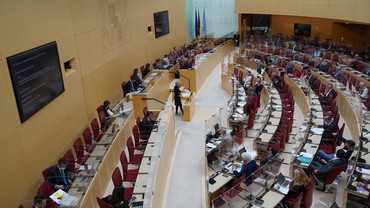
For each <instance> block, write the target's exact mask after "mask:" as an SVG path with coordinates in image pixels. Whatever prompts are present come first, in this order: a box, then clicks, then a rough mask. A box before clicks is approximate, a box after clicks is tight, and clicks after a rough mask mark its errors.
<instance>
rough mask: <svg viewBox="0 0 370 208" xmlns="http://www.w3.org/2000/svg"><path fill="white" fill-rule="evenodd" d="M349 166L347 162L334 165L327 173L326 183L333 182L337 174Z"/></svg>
mask: <svg viewBox="0 0 370 208" xmlns="http://www.w3.org/2000/svg"><path fill="white" fill-rule="evenodd" d="M346 167H347V164H343V165H340V166H335V167H332V168H331V170H330V172H329V173H328V174H327V175H326V178H325V184H332V183H333V182H334V180H335V179H336V178H337V176H338V175H339V174H340V172H342V171H343V170H344V169H345V168H346Z"/></svg>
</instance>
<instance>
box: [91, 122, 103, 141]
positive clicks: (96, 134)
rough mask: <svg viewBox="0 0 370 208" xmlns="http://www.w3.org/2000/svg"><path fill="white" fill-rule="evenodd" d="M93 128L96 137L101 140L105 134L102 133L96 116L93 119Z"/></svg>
mask: <svg viewBox="0 0 370 208" xmlns="http://www.w3.org/2000/svg"><path fill="white" fill-rule="evenodd" d="M91 129H92V131H93V135H94V139H95V140H96V141H97V142H99V141H100V140H101V138H102V137H103V136H104V134H102V133H100V128H99V124H98V119H96V118H94V119H93V120H92V121H91Z"/></svg>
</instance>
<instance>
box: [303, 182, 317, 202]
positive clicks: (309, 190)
mask: <svg viewBox="0 0 370 208" xmlns="http://www.w3.org/2000/svg"><path fill="white" fill-rule="evenodd" d="M315 182H316V179H315V178H314V179H313V180H312V181H311V183H310V184H308V186H307V187H306V189H305V191H304V194H303V198H302V202H301V208H310V207H311V205H312V196H313V189H314V188H315Z"/></svg>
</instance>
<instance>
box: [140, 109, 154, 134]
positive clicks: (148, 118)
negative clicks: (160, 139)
mask: <svg viewBox="0 0 370 208" xmlns="http://www.w3.org/2000/svg"><path fill="white" fill-rule="evenodd" d="M154 123H155V121H154V113H153V112H151V111H148V112H147V113H146V115H145V117H144V118H143V120H141V124H140V133H141V134H142V135H150V134H151V133H152V130H153V126H154Z"/></svg>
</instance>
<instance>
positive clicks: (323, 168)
mask: <svg viewBox="0 0 370 208" xmlns="http://www.w3.org/2000/svg"><path fill="white" fill-rule="evenodd" d="M345 163H346V159H345V158H335V159H332V160H330V161H329V162H328V163H327V164H326V165H324V164H322V163H320V162H317V161H313V162H312V164H311V169H312V170H317V174H316V177H317V179H318V180H319V181H320V182H324V181H325V177H326V175H327V174H328V173H329V172H330V170H331V169H332V168H333V167H336V166H340V165H343V164H345Z"/></svg>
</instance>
